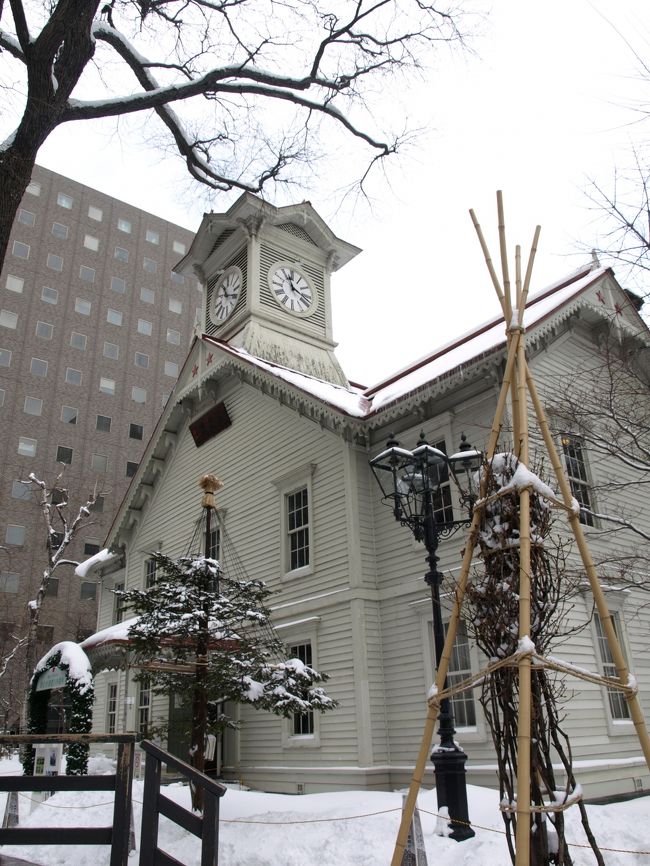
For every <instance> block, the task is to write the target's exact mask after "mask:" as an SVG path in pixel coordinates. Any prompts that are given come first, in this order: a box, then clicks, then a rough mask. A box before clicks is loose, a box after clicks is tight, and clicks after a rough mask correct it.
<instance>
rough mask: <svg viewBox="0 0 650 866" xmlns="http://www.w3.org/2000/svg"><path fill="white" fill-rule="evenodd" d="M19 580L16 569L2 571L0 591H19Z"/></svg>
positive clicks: (0, 573)
mask: <svg viewBox="0 0 650 866" xmlns="http://www.w3.org/2000/svg"><path fill="white" fill-rule="evenodd" d="M19 580H20V575H19V574H16V572H15V571H0V592H18V581H19Z"/></svg>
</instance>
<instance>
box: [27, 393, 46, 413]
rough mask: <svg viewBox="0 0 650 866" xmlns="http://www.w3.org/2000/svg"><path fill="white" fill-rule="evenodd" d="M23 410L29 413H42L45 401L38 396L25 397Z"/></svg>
mask: <svg viewBox="0 0 650 866" xmlns="http://www.w3.org/2000/svg"><path fill="white" fill-rule="evenodd" d="M23 412H25V413H26V414H27V415H42V414H43V401H42V400H40V399H39V398H38V397H25V403H24V405H23Z"/></svg>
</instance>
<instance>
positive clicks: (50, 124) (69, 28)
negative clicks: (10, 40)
mask: <svg viewBox="0 0 650 866" xmlns="http://www.w3.org/2000/svg"><path fill="white" fill-rule="evenodd" d="M98 6H99V0H85V2H83V3H79V2H78V0H59V3H57V4H56V6H55V7H54V9H53V11H52V14H51V16H50V18H49V19H48V21H47V23H46V24H45V26H44V27H43V29H42V30H41V32H40V33H39V35H38V37H37V38H36V40H34V41H31V37H30V34H29V33H28V31H27V24H26V22H25V21H22V20H20V16H18V19H17V21H16V31H17V33H18V37H19V41H20V43H21V47H22V50H23V53H24V55H25V65H26V68H27V101H26V104H25V111H24V113H23V116H22V119H21V121H20V123H19V125H18V127H17V129H16V131H15V132H14V133H13V135H12V136H10V137H9V138H8V139H7V140H6V141H5V142H4V144H2V145H0V190H2V195H1V196H0V263H1V262H4V259H5V256H6V254H7V248H8V245H9V235H10V233H11V229H12V226H13V223H14V220H15V218H16V214H17V212H18V208H19V207H20V202H21V200H22V197H23V195H24V193H25V190H26V189H27V185H28V184H29V181H30V179H31V176H32V171H33V169H34V164H35V163H36V156H37V154H38V151H39V149H40V147H41V145H42V144H43V142H45V141H46V140H47V138H48V136H49V135H50V134H51V133H52V132H53V130H54V129H56V127H57V126H59V124H61V123H63V122H64V121H65V119H66V117H65V116H66V112H67V110H68V99H69V97H70V94H71V93H72V91H73V90H74V88H75V86H76V84H77V82H78V81H79V78H80V76H81V73H82V72H83V70H84V69H85V67H86V66H87V64H88V62H89V61H90V60H91V59H92V56H93V54H94V52H95V43H94V41H93V39H92V37H91V28H92V22H93V18H94V17H95V14H96V12H97V7H98Z"/></svg>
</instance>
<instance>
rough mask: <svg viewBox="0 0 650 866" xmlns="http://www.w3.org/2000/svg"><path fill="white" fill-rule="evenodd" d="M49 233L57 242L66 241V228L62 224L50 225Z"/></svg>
mask: <svg viewBox="0 0 650 866" xmlns="http://www.w3.org/2000/svg"><path fill="white" fill-rule="evenodd" d="M51 232H52V234H53V235H54V237H55V238H59V240H62V241H66V240H67V239H68V227H67V226H66V225H63V223H52V229H51Z"/></svg>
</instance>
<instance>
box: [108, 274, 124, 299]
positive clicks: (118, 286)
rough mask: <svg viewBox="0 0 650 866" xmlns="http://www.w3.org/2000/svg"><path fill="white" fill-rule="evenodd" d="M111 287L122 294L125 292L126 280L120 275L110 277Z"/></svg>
mask: <svg viewBox="0 0 650 866" xmlns="http://www.w3.org/2000/svg"><path fill="white" fill-rule="evenodd" d="M111 289H113V291H114V292H118V293H119V294H120V295H123V294H124V293H125V292H126V282H125V281H124V280H123V279H122V277H111Z"/></svg>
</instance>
